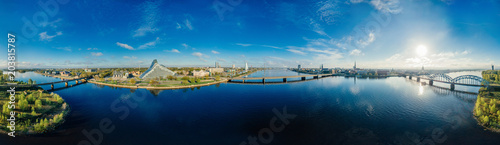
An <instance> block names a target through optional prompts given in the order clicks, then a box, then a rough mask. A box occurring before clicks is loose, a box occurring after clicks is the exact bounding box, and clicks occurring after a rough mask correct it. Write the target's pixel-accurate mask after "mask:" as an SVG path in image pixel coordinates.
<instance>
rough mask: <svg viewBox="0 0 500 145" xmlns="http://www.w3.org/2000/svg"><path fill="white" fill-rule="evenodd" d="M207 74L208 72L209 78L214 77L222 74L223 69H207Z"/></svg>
mask: <svg viewBox="0 0 500 145" xmlns="http://www.w3.org/2000/svg"><path fill="white" fill-rule="evenodd" d="M208 72H210V76H211V75H214V74H215V73H222V72H224V68H209V69H208Z"/></svg>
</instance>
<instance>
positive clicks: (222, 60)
mask: <svg viewBox="0 0 500 145" xmlns="http://www.w3.org/2000/svg"><path fill="white" fill-rule="evenodd" d="M217 61H221V62H226V60H225V59H222V58H217Z"/></svg>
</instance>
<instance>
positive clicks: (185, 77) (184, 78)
mask: <svg viewBox="0 0 500 145" xmlns="http://www.w3.org/2000/svg"><path fill="white" fill-rule="evenodd" d="M181 80H189V77H187V76H184V77H182V78H181Z"/></svg>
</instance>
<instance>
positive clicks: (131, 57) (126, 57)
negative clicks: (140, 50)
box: [123, 56, 137, 59]
mask: <svg viewBox="0 0 500 145" xmlns="http://www.w3.org/2000/svg"><path fill="white" fill-rule="evenodd" d="M123 59H137V57H135V56H123Z"/></svg>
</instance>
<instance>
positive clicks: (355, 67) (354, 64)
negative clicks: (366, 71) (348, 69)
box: [352, 61, 356, 70]
mask: <svg viewBox="0 0 500 145" xmlns="http://www.w3.org/2000/svg"><path fill="white" fill-rule="evenodd" d="M352 68H353V69H354V70H356V61H354V67H352Z"/></svg>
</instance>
